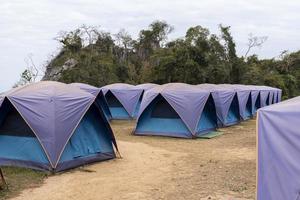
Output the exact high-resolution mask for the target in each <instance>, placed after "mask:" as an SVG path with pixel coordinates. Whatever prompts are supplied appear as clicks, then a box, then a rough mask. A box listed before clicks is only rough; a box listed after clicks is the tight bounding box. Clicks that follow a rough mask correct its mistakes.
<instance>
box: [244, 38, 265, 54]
mask: <svg viewBox="0 0 300 200" xmlns="http://www.w3.org/2000/svg"><path fill="white" fill-rule="evenodd" d="M267 39H268V36H259V37H258V36H254V35H253V34H252V33H250V34H249V38H248V44H247V46H248V48H247V51H246V53H245V58H247V56H248V54H249V52H250V51H251V49H253V48H255V47H258V48H261V47H262V45H263V44H264V43H265V42H266V41H267Z"/></svg>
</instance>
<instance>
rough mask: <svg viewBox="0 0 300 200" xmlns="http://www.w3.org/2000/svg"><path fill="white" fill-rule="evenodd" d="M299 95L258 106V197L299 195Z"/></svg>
mask: <svg viewBox="0 0 300 200" xmlns="http://www.w3.org/2000/svg"><path fill="white" fill-rule="evenodd" d="M299 119H300V97H296V98H293V99H290V100H287V101H284V102H281V103H278V104H274V105H272V106H268V107H265V108H261V109H259V111H258V118H257V138H258V140H257V141H258V144H257V145H258V165H257V199H258V200H282V199H295V200H296V199H299V198H300V186H299V185H300V164H299V162H300V159H299V154H300V145H299V144H300V143H299V141H300V132H299V127H298V124H299Z"/></svg>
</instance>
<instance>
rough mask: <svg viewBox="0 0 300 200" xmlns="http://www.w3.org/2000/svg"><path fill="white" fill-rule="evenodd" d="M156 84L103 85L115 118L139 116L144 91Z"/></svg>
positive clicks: (103, 90)
mask: <svg viewBox="0 0 300 200" xmlns="http://www.w3.org/2000/svg"><path fill="white" fill-rule="evenodd" d="M155 86H156V85H155V84H152V83H147V84H141V85H137V86H134V85H130V84H125V83H114V84H111V85H106V86H104V87H102V88H101V89H102V92H103V94H104V96H105V98H106V100H107V102H108V105H109V108H110V112H111V114H112V118H113V119H134V118H136V116H137V113H138V110H139V106H140V102H141V99H142V96H143V92H144V91H145V90H148V89H149V88H152V87H155Z"/></svg>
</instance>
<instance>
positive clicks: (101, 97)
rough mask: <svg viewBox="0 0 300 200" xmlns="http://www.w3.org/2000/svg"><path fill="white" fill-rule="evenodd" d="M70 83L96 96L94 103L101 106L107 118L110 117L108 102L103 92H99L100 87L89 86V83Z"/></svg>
mask: <svg viewBox="0 0 300 200" xmlns="http://www.w3.org/2000/svg"><path fill="white" fill-rule="evenodd" d="M70 85H72V86H75V87H78V88H80V89H82V90H84V91H86V92H89V93H90V94H92V95H94V96H95V97H96V103H97V104H98V105H99V106H100V107H101V108H102V110H103V112H104V114H105V117H106V118H107V120H111V119H112V115H111V113H110V110H109V107H108V103H107V101H106V99H105V97H104V95H103V93H102V92H101V89H100V88H97V87H94V86H91V85H88V84H85V83H71V84H70Z"/></svg>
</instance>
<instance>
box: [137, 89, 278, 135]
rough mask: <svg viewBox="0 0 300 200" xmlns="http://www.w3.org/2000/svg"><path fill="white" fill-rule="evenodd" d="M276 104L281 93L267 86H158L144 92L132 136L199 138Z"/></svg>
mask: <svg viewBox="0 0 300 200" xmlns="http://www.w3.org/2000/svg"><path fill="white" fill-rule="evenodd" d="M279 101H281V90H280V89H276V88H271V87H266V86H246V85H227V84H222V85H214V84H200V85H188V84H184V83H169V84H165V85H160V86H156V87H154V88H152V89H149V90H147V91H145V92H144V95H143V98H142V101H141V105H140V109H139V113H138V116H137V125H136V129H135V131H134V134H136V135H161V136H173V137H183V138H195V137H200V136H203V135H205V134H207V133H209V132H211V131H214V130H216V129H217V128H218V127H226V126H230V125H234V124H237V123H239V122H240V121H241V120H247V119H250V118H252V117H253V116H254V115H255V113H256V111H257V109H259V108H261V107H264V106H267V105H270V104H274V103H277V102H279Z"/></svg>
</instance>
